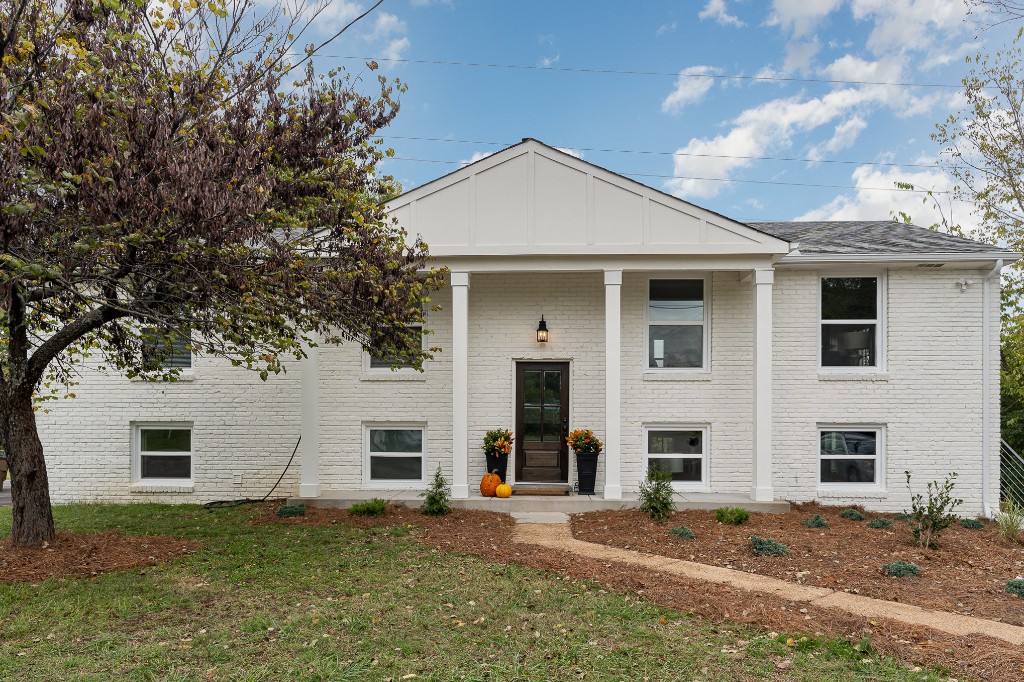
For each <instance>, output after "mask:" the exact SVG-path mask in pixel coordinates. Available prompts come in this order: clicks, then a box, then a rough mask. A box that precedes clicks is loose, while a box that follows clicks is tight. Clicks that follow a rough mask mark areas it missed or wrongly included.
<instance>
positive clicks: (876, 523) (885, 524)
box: [868, 519, 892, 530]
mask: <svg viewBox="0 0 1024 682" xmlns="http://www.w3.org/2000/svg"><path fill="white" fill-rule="evenodd" d="M868 528H880V529H882V530H888V529H889V528H892V519H873V520H871V521H869V522H868Z"/></svg>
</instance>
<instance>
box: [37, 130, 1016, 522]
mask: <svg viewBox="0 0 1024 682" xmlns="http://www.w3.org/2000/svg"><path fill="white" fill-rule="evenodd" d="M390 209H391V212H392V215H394V216H395V217H396V218H397V220H398V223H399V224H400V225H402V226H403V227H405V228H406V229H407V230H408V231H409V232H410V233H411V234H420V235H422V236H423V237H424V239H425V240H426V241H427V243H428V244H429V245H430V251H431V254H432V256H433V257H434V259H435V260H436V262H437V263H438V264H440V265H444V266H446V267H448V268H449V270H450V272H451V275H450V286H449V287H447V288H445V289H443V290H441V291H440V292H438V293H437V294H436V296H435V297H434V302H435V303H436V304H438V305H439V306H440V307H441V310H440V311H431V312H429V313H428V315H427V327H428V328H429V331H430V334H428V335H427V336H426V338H425V344H426V345H427V346H432V347H434V346H436V347H439V348H440V349H441V351H440V352H439V353H438V354H437V355H436V357H435V359H434V360H432V361H430V362H428V363H427V366H426V368H425V371H423V372H422V373H420V372H415V371H413V370H398V371H392V370H391V369H389V368H387V367H382V366H379V365H382V364H386V363H382V362H379V361H376V360H375V359H373V358H370V357H369V356H368V355H367V354H366V353H364V352H363V351H362V350H361V349H360V348H358V347H356V346H352V345H347V346H340V347H322V348H318V349H313V351H312V352H311V353H310V358H309V359H308V360H307V361H305V362H303V363H302V367H301V371H296V370H298V368H297V367H293V368H292V371H291V372H290V373H288V374H286V375H281V376H279V377H274V378H271V379H270V380H269V381H268V382H266V383H264V382H262V381H260V380H259V378H258V377H256V376H254V375H253V374H251V373H247V372H245V371H244V370H241V369H235V368H231V367H230V366H229V365H228V364H227V363H226V362H222V361H219V360H212V359H209V358H203V357H195V358H191V359H190V358H189V357H188V355H187V354H186V355H185V357H184V358H183V359H182V362H184V363H189V364H190V365H191V366H190V368H189V369H187V370H186V372H185V375H184V380H182V381H178V382H174V383H147V382H141V381H131V380H128V379H125V378H123V377H120V376H113V375H106V374H101V373H100V372H97V371H85V372H84V373H83V377H82V380H81V384H80V385H79V386H78V387H77V388H76V393H77V394H78V396H79V397H78V398H77V399H76V400H69V401H62V402H61V403H60V404H59V405H56V406H55V407H52V408H51V410H50V412H49V413H47V414H40V415H39V422H40V430H41V433H42V437H43V441H44V445H45V448H46V453H47V459H48V463H49V470H50V477H51V483H52V487H53V494H54V498H55V499H56V500H58V501H70V500H133V501H145V500H166V501H196V502H201V501H208V500H212V499H224V498H238V497H243V496H260V495H262V494H263V493H265V492H266V491H267V490H268V489H269V487H270V486H271V485H272V484H273V483H274V481H275V480H277V477H278V476H279V475H280V472H281V471H282V469H283V468H284V465H285V463H286V462H287V461H288V458H289V456H290V455H291V453H292V450H293V448H294V447H295V444H296V440H297V438H298V437H299V435H300V433H301V436H302V442H301V446H300V448H299V450H300V453H301V454H300V456H299V457H297V459H296V462H295V464H294V465H293V467H292V468H291V469H290V470H289V472H288V474H287V475H286V477H285V480H284V482H283V484H282V485H283V486H284V492H285V493H291V494H298V496H300V497H303V498H308V499H312V498H318V497H319V498H329V497H331V496H332V495H337V494H341V493H346V492H347V493H352V492H357V493H360V492H368V491H374V494H381V495H384V496H387V495H388V494H395V495H397V494H399V493H400V492H402V491H404V492H405V493H408V492H410V491H413V492H418V491H420V490H422V489H423V488H424V487H425V486H426V482H427V480H428V479H429V477H430V476H431V474H432V473H433V471H434V470H435V468H436V467H437V466H438V465H440V467H441V469H442V471H443V472H444V473H445V475H446V476H447V477H448V478H449V480H450V481H452V483H453V484H454V486H453V492H454V495H455V497H459V498H465V497H468V496H470V495H473V494H474V489H475V487H476V484H477V482H478V481H479V478H480V476H481V475H482V474H483V473H484V470H485V464H484V459H483V453H482V452H481V449H480V443H481V440H482V437H483V434H484V432H485V431H486V430H488V429H491V428H499V427H500V428H509V429H512V430H513V431H514V432H515V435H516V449H515V451H514V453H513V457H512V462H511V464H510V466H509V476H510V478H511V479H512V482H514V483H515V484H517V485H529V484H531V483H537V482H545V483H551V482H554V483H564V484H566V485H570V486H571V485H572V484H573V483H574V482H575V480H576V472H575V464H574V462H573V460H572V458H571V457H570V456H568V455H567V453H566V451H565V448H564V438H563V435H564V433H565V430H566V429H573V428H579V427H584V428H587V427H589V428H593V429H594V430H595V431H596V432H597V434H598V436H599V437H601V438H602V439H603V440H604V441H605V442H606V450H605V452H604V453H603V454H602V455H601V457H600V460H599V469H598V481H597V495H598V496H599V497H603V498H607V499H613V500H617V499H629V498H631V497H635V495H636V492H637V489H638V485H639V483H640V481H641V480H642V478H643V476H644V473H645V471H646V469H647V466H648V464H650V463H658V464H661V465H662V466H664V467H666V468H668V469H670V470H671V471H672V472H673V476H674V480H675V486H676V488H677V490H678V492H679V495H680V498H681V500H682V501H686V500H691V501H696V500H715V499H727V498H728V499H731V500H735V499H738V498H749V499H751V500H756V501H770V500H788V501H807V500H815V499H818V500H822V501H825V502H828V503H834V504H848V503H862V504H864V505H866V506H868V507H871V508H875V509H879V510H897V509H903V508H905V507H906V506H907V503H908V494H907V491H906V488H905V484H904V475H903V471H904V470H910V471H911V472H912V474H913V477H914V481H915V483H916V486H917V487H923V485H924V484H925V482H927V481H931V480H935V479H942V478H943V477H944V476H945V474H946V473H947V472H950V471H957V472H959V474H960V477H959V480H958V483H957V488H956V493H957V495H958V496H960V497H963V498H964V499H965V500H966V503H965V506H964V513H972V514H973V513H989V514H990V513H991V511H992V509H993V508H994V506H995V505H996V504H997V501H998V495H999V480H998V475H999V454H998V453H999V391H998V382H999V367H998V358H999V352H998V349H999V347H998V337H999V334H998V331H999V269H1000V268H1001V267H1002V266H1004V265H1007V264H1008V263H1010V262H1012V261H1013V260H1016V259H1017V258H1018V257H1019V254H1015V253H1010V252H1008V251H1005V250H1001V249H999V248H996V247H992V246H988V245H984V244H978V243H975V242H971V241H967V240H963V239H958V238H955V237H951V236H948V235H942V234H938V233H935V232H932V231H930V230H925V229H922V228H917V227H912V226H906V225H901V224H896V223H893V222H887V221H886V222H881V221H880V222H871V223H754V224H742V223H738V222H736V221H734V220H731V219H729V218H727V217H725V216H722V215H718V214H715V213H712V212H710V211H707V210H705V209H701V208H699V207H697V206H694V205H692V204H689V203H687V202H684V201H681V200H679V199H677V198H675V197H671V196H669V195H666V194H663V193H661V192H659V191H657V190H654V189H651V188H649V187H646V186H644V185H641V184H639V183H636V182H634V181H632V180H629V179H627V178H624V177H622V176H619V175H616V174H614V173H611V172H609V171H606V170H604V169H602V168H599V167H597V166H594V165H592V164H589V163H586V162H584V161H581V160H579V159H576V158H574V157H571V156H569V155H566V154H564V153H562V152H559V151H557V150H555V149H552V148H551V147H548V146H546V145H543V144H541V143H539V142H537V141H535V140H529V139H528V140H524V141H523V142H522V143H521V144H518V145H515V146H513V147H510V148H508V149H505V150H503V151H501V152H498V153H496V154H494V155H492V156H489V157H487V158H485V159H483V160H481V161H478V162H477V163H474V164H472V165H469V166H467V167H465V168H462V169H460V170H458V171H455V172H454V173H451V174H449V175H446V176H444V177H442V178H439V179H437V180H435V181H433V182H430V183H428V184H426V185H423V186H421V187H418V188H416V189H414V190H411V191H409V192H407V193H406V194H404V195H402V196H401V197H398V198H397V199H395V200H394V201H392V202H391V204H390ZM542 316H543V319H544V320H545V322H546V325H547V328H548V330H549V336H548V340H547V341H546V342H538V340H537V328H538V322H539V321H540V320H541V318H542Z"/></svg>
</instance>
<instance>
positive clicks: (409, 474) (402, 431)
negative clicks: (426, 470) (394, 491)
mask: <svg viewBox="0 0 1024 682" xmlns="http://www.w3.org/2000/svg"><path fill="white" fill-rule="evenodd" d="M424 436H425V429H424V428H423V427H422V426H405V425H393V426H367V427H366V432H365V441H366V465H365V466H366V475H365V478H366V480H367V481H368V482H373V483H380V482H385V483H396V484H400V485H408V484H416V485H419V484H420V483H422V482H423V461H424V453H425V452H426V448H425V443H424V441H425V437H424Z"/></svg>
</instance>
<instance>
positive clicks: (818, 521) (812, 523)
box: [800, 514, 828, 528]
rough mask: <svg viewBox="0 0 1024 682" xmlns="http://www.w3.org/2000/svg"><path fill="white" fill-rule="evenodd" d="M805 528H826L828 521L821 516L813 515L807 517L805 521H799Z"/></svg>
mask: <svg viewBox="0 0 1024 682" xmlns="http://www.w3.org/2000/svg"><path fill="white" fill-rule="evenodd" d="M800 523H802V524H803V525H804V527H806V528H828V521H826V520H825V517H824V516H822V515H821V514H815V515H814V516H808V517H807V518H806V519H804V520H803V521H801V522H800Z"/></svg>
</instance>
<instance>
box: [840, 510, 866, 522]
mask: <svg viewBox="0 0 1024 682" xmlns="http://www.w3.org/2000/svg"><path fill="white" fill-rule="evenodd" d="M839 515H840V516H842V517H843V518H844V519H849V520H851V521H863V520H864V515H863V514H861V513H860V512H859V511H857V510H856V509H844V510H843V511H841V512H839Z"/></svg>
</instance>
